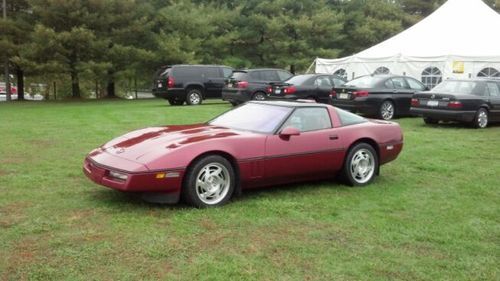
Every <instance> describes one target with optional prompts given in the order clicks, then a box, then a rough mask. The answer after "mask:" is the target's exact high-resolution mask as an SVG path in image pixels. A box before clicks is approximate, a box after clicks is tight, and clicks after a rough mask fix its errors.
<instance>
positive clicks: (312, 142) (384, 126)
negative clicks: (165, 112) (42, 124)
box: [83, 101, 403, 207]
mask: <svg viewBox="0 0 500 281" xmlns="http://www.w3.org/2000/svg"><path fill="white" fill-rule="evenodd" d="M402 147H403V135H402V132H401V128H400V127H399V125H398V124H396V123H393V122H388V121H379V120H368V119H365V118H363V117H360V116H358V115H355V114H352V113H349V112H347V111H344V110H341V109H338V108H335V107H333V106H330V105H326V104H316V103H303V102H290V101H267V102H266V101H259V102H257V101H255V102H249V103H246V104H244V105H242V106H239V107H236V108H234V109H232V110H230V111H227V112H225V113H223V114H222V115H220V116H218V117H216V118H214V119H212V120H211V121H209V122H207V123H203V124H194V125H176V126H164V127H152V128H146V129H141V130H137V131H133V132H130V133H128V134H125V135H123V136H121V137H118V138H116V139H114V140H112V141H110V142H108V143H106V144H104V145H103V146H101V147H100V148H97V149H95V150H93V151H91V152H90V153H89V154H88V156H87V157H86V158H85V163H84V167H83V171H84V172H85V174H86V175H87V177H89V178H90V179H91V180H93V181H94V182H96V183H98V184H101V185H104V186H107V187H110V188H113V189H117V190H121V191H127V192H138V193H142V195H143V198H145V199H146V200H149V201H157V202H158V201H160V202H165V203H176V202H178V201H179V199H180V198H181V197H182V198H183V199H184V200H185V201H186V202H187V203H189V204H191V205H194V206H196V207H209V206H218V205H222V204H224V203H226V202H227V201H228V200H229V199H230V198H231V197H232V196H233V195H234V194H239V193H240V192H241V190H244V189H248V188H255V187H261V186H272V185H278V184H284V183H291V182H299V181H308V180H316V179H327V178H332V177H334V176H336V175H337V174H340V175H341V176H342V177H343V178H344V179H345V181H346V182H347V183H348V184H350V185H365V184H368V183H369V182H371V181H372V180H373V178H374V177H375V176H376V175H378V173H379V166H380V165H382V164H385V163H387V162H389V161H391V160H394V159H395V158H396V157H397V156H398V154H399V153H400V152H401V149H402Z"/></svg>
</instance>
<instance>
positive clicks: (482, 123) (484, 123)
mask: <svg viewBox="0 0 500 281" xmlns="http://www.w3.org/2000/svg"><path fill="white" fill-rule="evenodd" d="M488 117H489V116H488V110H487V109H486V108H484V107H481V108H479V109H478V110H477V111H476V114H475V115H474V119H473V120H472V127H474V128H477V129H484V128H486V127H488V122H489V118H488Z"/></svg>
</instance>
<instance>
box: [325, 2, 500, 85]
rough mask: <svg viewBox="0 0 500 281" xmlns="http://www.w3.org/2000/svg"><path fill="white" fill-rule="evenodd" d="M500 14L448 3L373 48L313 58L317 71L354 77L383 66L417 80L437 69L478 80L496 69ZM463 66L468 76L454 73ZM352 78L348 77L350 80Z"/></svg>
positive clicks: (476, 6)
mask: <svg viewBox="0 0 500 281" xmlns="http://www.w3.org/2000/svg"><path fill="white" fill-rule="evenodd" d="M499 32H500V15H499V14H498V13H497V12H495V11H494V10H492V9H491V8H490V7H488V6H487V5H486V4H485V3H484V2H483V1H481V0H448V1H447V2H446V3H445V4H443V5H442V6H441V7H439V8H438V9H437V10H436V11H434V12H433V13H432V14H431V15H429V16H428V17H426V18H425V19H423V20H421V21H420V22H418V23H417V24H415V25H413V26H412V27H410V28H408V29H407V30H405V31H403V32H401V33H399V34H397V35H395V36H394V37H392V38H389V39H387V40H385V41H383V42H381V43H379V44H377V45H375V46H373V47H371V48H368V49H366V50H364V51H362V52H359V53H357V54H354V55H352V56H349V57H345V58H340V59H320V58H317V59H316V72H319V73H334V72H335V71H337V70H339V69H343V70H344V71H345V72H346V73H349V74H351V72H352V73H356V72H357V73H356V75H355V76H360V75H365V74H370V73H373V72H374V71H375V70H376V69H377V68H378V67H386V68H388V69H389V70H390V71H391V72H392V73H399V74H409V75H412V76H416V77H418V76H420V75H421V73H422V71H423V69H422V68H425V67H429V66H432V67H436V68H438V69H440V72H442V73H444V75H445V76H446V77H451V76H457V75H458V76H460V74H463V75H465V76H467V75H468V76H469V77H472V76H477V74H478V71H479V72H480V71H481V68H484V67H488V66H490V67H493V68H494V67H496V69H500V36H499V34H500V33H499ZM457 65H458V66H460V65H462V68H464V69H465V70H467V71H465V70H464V71H462V73H460V71H456V69H454V68H456V66H457ZM349 78H352V77H349Z"/></svg>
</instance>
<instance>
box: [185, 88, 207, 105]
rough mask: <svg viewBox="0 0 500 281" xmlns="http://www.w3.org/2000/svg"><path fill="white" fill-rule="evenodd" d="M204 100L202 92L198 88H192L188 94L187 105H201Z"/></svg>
mask: <svg viewBox="0 0 500 281" xmlns="http://www.w3.org/2000/svg"><path fill="white" fill-rule="evenodd" d="M202 100H203V96H202V94H201V90H200V89H197V88H190V89H188V91H187V94H186V103H187V104H189V105H199V104H201V102H202Z"/></svg>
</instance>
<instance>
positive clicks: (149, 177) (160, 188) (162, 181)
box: [83, 157, 185, 197]
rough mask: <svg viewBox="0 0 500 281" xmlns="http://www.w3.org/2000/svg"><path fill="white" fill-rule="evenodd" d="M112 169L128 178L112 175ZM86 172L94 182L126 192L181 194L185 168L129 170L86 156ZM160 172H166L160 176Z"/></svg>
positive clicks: (84, 165)
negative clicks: (118, 177)
mask: <svg viewBox="0 0 500 281" xmlns="http://www.w3.org/2000/svg"><path fill="white" fill-rule="evenodd" d="M110 171H115V172H120V173H124V174H126V175H127V179H126V180H119V179H116V178H113V177H111V176H110ZM83 172H84V174H85V175H86V176H87V177H88V178H89V179H90V180H92V181H93V182H95V183H97V184H99V185H103V186H106V187H109V188H112V189H116V190H120V191H125V192H161V193H170V194H175V195H177V197H178V195H180V191H181V186H182V178H183V176H184V172H185V171H184V170H165V171H148V170H146V171H143V172H129V171H124V170H120V169H117V168H114V167H110V166H107V165H104V164H102V163H98V162H96V161H95V160H93V159H91V158H90V157H87V158H85V161H84V164H83ZM158 174H164V176H163V177H159V176H158Z"/></svg>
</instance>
